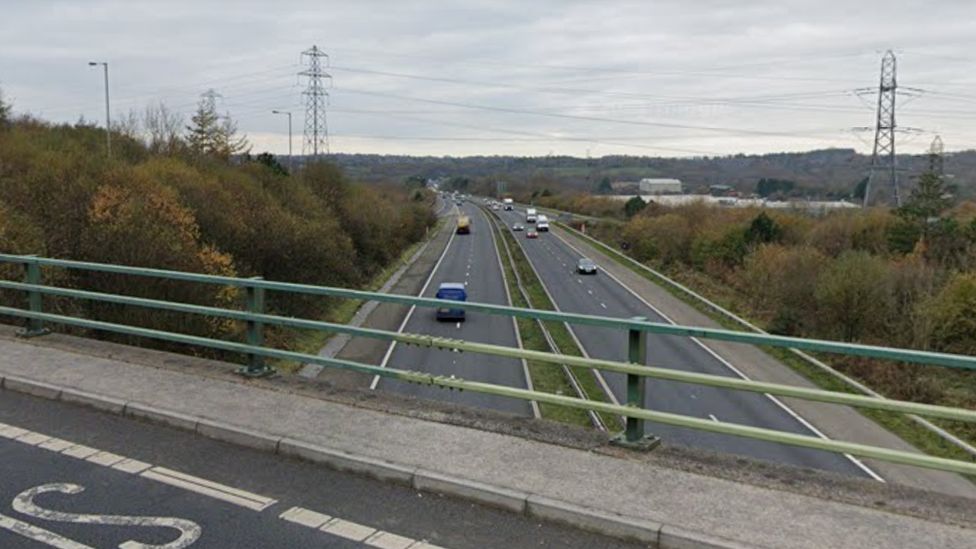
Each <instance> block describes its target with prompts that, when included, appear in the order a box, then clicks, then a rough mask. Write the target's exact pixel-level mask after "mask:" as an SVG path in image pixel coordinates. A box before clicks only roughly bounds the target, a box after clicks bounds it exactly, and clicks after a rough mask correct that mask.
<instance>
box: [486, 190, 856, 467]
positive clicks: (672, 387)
mask: <svg viewBox="0 0 976 549" xmlns="http://www.w3.org/2000/svg"><path fill="white" fill-rule="evenodd" d="M499 213H500V217H501V219H502V220H503V221H504V223H505V225H507V226H508V227H509V230H511V229H510V228H511V226H512V225H513V224H515V223H525V212H524V210H522V209H520V208H516V210H514V211H502V212H499ZM528 226H529V227H531V225H528ZM512 234H513V235H514V236H515V238H516V240H517V241H518V243H519V245H521V246H522V249H523V250H524V251H525V256H526V257H527V258H528V260H529V262H530V263H531V264H532V266H533V268H534V270H535V271H536V273H537V274H538V276H539V278H540V280H541V282H542V284H543V285H544V286H545V287H546V289H547V291H548V293H549V295H550V297H551V299H552V300H553V302H554V304H555V305H556V307H557V308H558V309H559V310H561V311H565V312H570V313H580V314H591V315H601V316H609V317H614V318H633V317H637V316H641V317H645V318H647V319H648V320H650V321H652V322H667V320H666V318H665V316H663V315H662V313H661V312H660V311H658V310H656V309H654V308H653V307H651V306H650V304H649V303H646V302H644V301H642V300H641V298H640V297H639V296H638V294H636V293H635V292H633V291H632V290H631V289H629V288H628V287H626V286H625V285H624V284H623V283H621V281H620V280H619V279H618V278H616V277H614V276H612V273H610V271H607V270H605V269H606V263H603V262H601V263H600V266H601V267H602V269H601V270H600V271H599V272H598V274H596V275H580V274H578V273H577V272H576V270H575V269H576V262H577V260H579V259H580V258H581V257H583V255H584V254H583V253H581V251H580V250H579V248H576V247H574V246H572V245H570V244H569V243H568V242H567V241H566V240H564V239H563V238H561V237H560V236H559V235H557V233H555V232H553V231H550V232H548V233H547V232H540V233H539V238H537V239H526V238H524V234H525V233H519V232H514V231H513V232H512ZM570 330H572V331H573V333H575V335H576V337H577V340H578V341H579V343H580V345H581V346H582V348H583V351H584V352H585V353H586V355H587V356H591V357H594V358H600V359H606V360H616V361H627V360H628V356H627V348H628V347H627V345H628V343H627V333H626V332H624V331H622V330H610V329H606V328H598V327H594V326H570ZM647 361H648V364H651V365H654V366H660V367H666V368H675V369H681V370H685V371H692V372H698V373H707V374H712V375H720V376H728V377H736V374H735V372H734V369H733V368H734V366H731V365H730V363H728V362H727V361H725V360H724V359H723V358H722V357H721V356H720V355H717V354H715V353H714V352H712V351H711V350H710V349H709V348H707V347H706V346H704V345H702V344H700V343H698V342H696V341H695V340H693V339H691V338H686V337H676V336H663V335H657V334H649V335H648V337H647ZM604 377H605V379H606V381H607V384H608V385H609V387H610V389H611V390H612V391H613V393H614V395H615V397H616V398H617V400H618V401H626V400H627V376H626V375H624V374H619V373H613V372H607V373H605V374H604ZM645 398H646V402H647V404H646V406H647V407H649V408H653V409H655V410H660V411H665V412H671V413H676V414H682V415H687V416H693V417H700V418H703V419H712V420H714V421H727V422H731V423H738V424H742V425H751V426H755V427H764V428H767V429H774V430H777V431H784V432H792V433H799V434H804V435H812V436H813V435H815V432H814V431H812V430H811V428H810V427H809V425H808V424H805V423H804V422H803V419H802V418H801V417H799V416H798V415H797V414H795V413H793V412H792V410H790V409H788V408H786V407H785V406H783V405H782V404H781V403H779V402H778V401H776V400H774V399H773V398H771V397H768V396H766V395H762V394H755V393H746V392H743V391H732V390H728V389H719V388H714V387H705V386H698V385H689V384H686V383H677V382H669V381H662V380H654V381H651V382H648V383H647V384H646V388H645ZM645 429H646V431H647V432H648V433H651V434H654V435H656V436H659V437H661V438H662V439H665V440H668V441H671V442H674V443H677V444H683V445H686V446H694V447H704V448H709V449H713V450H717V451H722V452H729V453H734V454H739V455H746V456H751V457H755V458H759V459H766V460H770V461H776V462H780V463H789V464H794V465H798V466H803V467H815V468H818V469H823V470H827V471H833V472H836V473H843V474H847V475H853V476H861V477H865V478H871V477H870V475H869V471H867V470H866V469H865V468H864V467H863V465H861V463H860V462H859V461H857V460H856V459H854V458H848V457H845V456H842V455H838V454H834V453H830V452H824V451H819V450H812V449H806V448H798V447H796V446H790V445H786V444H776V443H772V442H764V441H757V440H750V439H745V438H741V437H734V436H729V435H721V434H716V433H705V432H702V431H698V430H694V429H684V428H679V427H672V426H668V425H663V424H656V423H652V422H647V423H646V424H645Z"/></svg>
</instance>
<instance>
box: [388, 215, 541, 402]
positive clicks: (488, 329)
mask: <svg viewBox="0 0 976 549" xmlns="http://www.w3.org/2000/svg"><path fill="white" fill-rule="evenodd" d="M459 209H460V210H461V211H462V212H463V214H464V215H467V216H469V217H470V218H471V233H470V234H461V235H454V236H453V237H452V239H451V240H450V241H449V242H448V245H447V248H446V249H445V251H444V254H443V256H442V257H441V260H440V261H439V262H438V264H437V265H435V267H434V271H433V273H432V274H431V277H430V279H429V281H428V283H427V286H426V287H425V288H424V290H423V292H422V295H423V296H424V297H434V295H435V294H436V293H437V287H438V286H439V285H440V283H441V282H462V283H464V284H465V286H466V287H467V292H468V300H469V301H479V302H483V303H495V304H498V305H509V304H510V302H509V297H508V293H507V289H506V286H505V282H504V278H503V274H502V270H501V265H500V264H499V260H498V254H497V251H496V248H495V241H494V236H493V233H492V230H491V226H490V225H489V224H488V223H489V221H488V218H487V217H486V215H485V214H484V213H483V212H482V211H481V210H480V209H479V208H477V207H476V206H474V205H472V204H470V203H465V204H464V205H462V206H459ZM449 222H453V221H452V220H449ZM434 314H435V312H434V310H432V309H429V308H415V309H413V310H411V312H410V313H409V314H408V316H407V319H406V323H405V324H404V325H403V326H402V328H401V331H405V332H409V333H419V334H430V335H435V336H440V337H450V338H459V339H465V340H468V341H477V342H481V343H493V344H496V345H506V346H509V347H518V346H519V342H518V337H517V335H516V331H515V324H514V322H513V320H512V319H511V318H507V317H502V316H497V315H486V314H478V313H468V314H467V318H466V320H464V321H463V322H439V321H437V320H436V319H435V317H434ZM390 349H392V350H391V351H388V353H387V358H386V360H384V362H383V364H382V365H383V366H387V365H389V366H390V367H392V368H401V369H409V370H415V371H422V372H427V373H431V374H436V375H445V376H451V375H455V376H458V377H461V378H464V379H467V380H472V381H483V382H488V383H494V384H498V385H507V386H510V387H517V388H520V389H524V388H527V387H528V384H527V379H526V369H525V366H524V365H523V363H522V362H521V361H519V360H513V359H507V358H502V357H493V356H486V355H475V354H472V353H465V354H462V353H455V352H450V351H441V350H437V349H431V348H420V347H408V346H404V345H392V346H391V347H390ZM377 387H378V388H380V389H383V390H386V391H395V392H397V393H401V394H407V395H412V396H416V397H419V398H426V399H436V400H443V401H448V402H454V403H459V404H464V405H467V406H477V407H482V408H492V409H495V410H500V411H504V412H509V413H514V414H518V415H521V416H531V415H533V408H532V406H531V405H530V404H529V403H528V402H525V401H520V400H513V399H507V398H502V397H497V396H493V395H485V394H479V393H472V392H460V391H449V390H446V389H440V388H436V387H430V386H426V385H417V384H411V383H405V382H402V381H397V380H390V379H386V378H382V379H381V378H379V377H378V376H377V377H376V378H374V380H373V388H377Z"/></svg>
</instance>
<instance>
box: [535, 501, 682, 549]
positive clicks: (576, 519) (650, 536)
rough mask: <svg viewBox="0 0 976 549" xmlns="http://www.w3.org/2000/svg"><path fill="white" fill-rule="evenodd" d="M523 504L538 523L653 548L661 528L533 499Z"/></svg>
mask: <svg viewBox="0 0 976 549" xmlns="http://www.w3.org/2000/svg"><path fill="white" fill-rule="evenodd" d="M525 503H526V509H525V511H526V513H527V514H529V515H531V516H534V517H538V518H540V519H544V520H550V521H554V522H561V523H564V524H572V525H573V526H576V527H577V528H582V529H583V530H590V531H594V532H600V533H603V534H610V535H612V536H614V537H619V538H626V539H633V540H637V541H639V542H642V543H649V544H651V545H653V546H659V544H660V531H661V527H662V526H663V525H662V524H660V523H657V522H653V521H645V520H640V519H635V518H631V517H625V516H622V515H616V514H613V513H607V512H605V511H600V510H598V509H591V508H588V507H583V506H580V505H574V504H572V503H566V502H564V501H559V500H555V499H551V498H547V497H543V496H537V495H531V496H529V497H528V498H526V502H525Z"/></svg>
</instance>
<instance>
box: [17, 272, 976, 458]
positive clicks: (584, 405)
mask: <svg viewBox="0 0 976 549" xmlns="http://www.w3.org/2000/svg"><path fill="white" fill-rule="evenodd" d="M4 263H6V264H19V265H22V266H23V270H24V279H23V281H22V282H16V281H10V280H0V289H6V290H14V291H19V292H23V293H24V294H26V297H27V299H26V300H25V303H26V305H27V308H26V309H19V308H15V307H0V315H8V316H14V317H20V318H23V319H24V320H25V329H24V331H23V335H25V336H37V335H42V334H44V333H47V330H46V328H45V326H44V325H45V323H53V324H62V325H68V326H77V327H80V328H87V329H92V330H104V331H109V332H115V333H121V334H127V335H132V336H139V337H146V338H151V339H157V340H162V341H169V342H174V343H181V344H187V345H194V346H200V347H206V348H211V349H218V350H223V351H229V352H238V353H243V354H245V355H246V356H247V357H248V364H247V366H245V367H243V368H242V369H241V373H242V374H245V375H251V376H259V375H267V374H269V373H272V372H273V370H272V369H271V368H270V367H268V366H267V365H266V364H265V363H264V359H265V358H274V359H282V360H289V361H297V362H303V363H313V364H319V365H322V366H326V367H332V368H339V369H346V370H353V371H357V372H362V373H367V374H373V375H379V376H382V377H386V378H393V379H399V380H402V381H407V382H411V383H421V384H426V385H432V386H437V387H444V388H452V389H464V390H468V391H473V392H479V393H485V394H492V395H498V396H503V397H508V398H515V399H521V400H529V401H536V402H541V403H542V402H544V403H550V404H555V405H561V406H568V407H573V408H581V409H585V410H592V411H596V412H604V413H608V414H616V415H620V416H625V417H627V418H629V419H630V421H628V428H627V430H626V432H625V435H624V439H625V441H629V442H637V441H638V440H639V439H640V437H641V436H643V422H644V421H656V422H659V423H662V424H668V425H675V426H679V427H688V428H692V429H699V430H703V431H710V432H717V433H724V434H729V435H737V436H743V437H748V438H753V439H759V440H766V441H771V442H778V443H783V444H790V445H795V446H801V447H807V448H815V449H820V450H826V451H831V452H837V453H843V454H850V455H855V456H861V457H868V458H875V459H880V460H885V461H891V462H895V463H903V464H909V465H915V466H919V467H926V468H932V469H939V470H944V471H953V472H959V473H966V474H976V463H973V462H967V461H957V460H949V459H944V458H937V457H933V456H927V455H922V454H915V453H909V452H903V451H897V450H890V449H886V448H878V447H873V446H866V445H862V444H856V443H851V442H842V441H836V440H830V439H823V438H818V437H813V436H807V435H798V434H793V433H784V432H780V431H775V430H771V429H764V428H758V427H751V426H746V425H739V424H734V423H726V422H716V421H712V420H706V419H699V418H695V417H689V416H681V415H676V414H670V413H665V412H659V411H654V410H648V409H645V408H644V406H643V394H642V391H641V392H640V393H641V394H637V392H636V391H635V392H634V394H629V395H628V402H627V404H626V405H618V404H609V403H603V402H596V401H592V400H585V399H580V398H574V397H568V396H562V395H554V394H549V393H542V392H537V391H530V390H525V389H516V388H512V387H506V386H499V385H491V384H486V383H480V382H474V381H469V380H464V379H461V378H457V377H444V376H433V375H430V374H426V373H422V372H415V371H409V370H400V369H394V368H381V367H378V366H373V365H369V364H361V363H357V362H352V361H347V360H340V359H334V358H326V357H321V356H316V355H309V354H303V353H296V352H293V351H286V350H281V349H273V348H268V347H265V346H264V345H263V328H264V326H266V325H269V326H282V327H289V328H299V329H311V330H321V331H327V332H336V333H346V334H349V335H353V336H359V337H368V338H373V339H380V340H386V341H397V342H400V343H403V344H408V345H418V346H425V347H435V348H441V349H452V350H458V351H468V352H474V353H480V354H486V355H493V356H502V357H509V358H520V359H526V360H534V361H541V362H549V363H554V364H566V365H570V366H581V367H586V368H598V369H601V370H606V371H612V372H618V373H622V374H626V375H627V376H628V380H629V382H630V383H628V385H629V386H637V385H638V384H643V383H644V380H645V379H648V378H650V379H666V380H671V381H678V382H683V383H692V384H699V385H706V386H711V387H722V388H727V389H735V390H743V391H749V392H757V393H766V394H771V395H777V396H786V397H793V398H799V399H805V400H811V401H817V402H828V403H834V404H842V405H849V406H856V407H861V408H870V409H877V410H887V411H892V412H902V413H910V414H917V415H923V416H928V417H937V418H942V419H950V420H955V421H965V422H976V411H974V410H967V409H961V408H951V407H946V406H935V405H930V404H922V403H916V402H905V401H897V400H889V399H882V398H875V397H870V396H865V395H854V394H848V393H839V392H832V391H824V390H820V389H810V388H804V387H794V386H789V385H781V384H775V383H764V382H756V381H750V380H743V379H738V378H730V377H723V376H715V375H708V374H699V373H693V372H686V371H680V370H672V369H668V368H653V367H648V366H646V365H644V364H643V362H644V360H645V357H644V354H643V350H644V349H645V345H642V344H641V342H642V341H643V339H644V336H645V334H646V333H662V334H668V335H683V336H696V337H703V338H712V339H721V340H726V341H739V342H742V343H751V344H757V345H772V346H783V347H803V348H810V349H816V350H820V351H828V352H835V353H843V354H856V355H860V356H871V357H875V358H883V359H894V360H902V361H908V362H916V363H922V364H934V365H939V366H946V367H954V368H965V369H976V358H973V357H968V356H961V355H950V354H942V353H930V352H922V351H914V350H909V349H892V348H886V347H877V346H868V345H853V344H846V343H839V342H833V341H817V340H803V339H799V338H790V337H780V336H769V335H759V334H750V333H742V332H733V331H729V330H712V329H702V328H693V327H685V326H672V325H665V324H659V323H654V322H647V321H643V320H637V319H615V318H607V317H598V316H592V315H578V314H570V313H560V312H554V311H540V310H532V309H519V308H514V307H506V306H499V305H490V304H485V303H473V302H464V303H459V302H456V301H444V300H439V299H430V298H420V297H409V296H401V295H391V294H382V293H376V292H365V291H358V290H348V289H342V288H330V287H322V286H311V285H305V284H292V283H285V282H273V281H268V280H263V279H261V278H234V277H225V276H211V275H202V274H196V273H187V272H181V271H166V270H159V269H146V268H139V267H126V266H121V265H110V264H101V263H87V262H79V261H67V260H57V259H50V258H42V257H35V256H18V255H8V254H0V264H4ZM41 267H56V268H65V269H78V270H86V271H95V272H111V273H117V274H125V275H133V276H141V277H155V278H162V279H169V280H183V281H187V282H198V283H206V284H215V285H221V286H232V287H238V288H243V289H244V290H245V292H246V298H247V299H246V303H247V310H235V309H224V308H218V307H208V306H202V305H194V304H189V303H177V302H171V301H161V300H154V299H146V298H138V297H132V296H125V295H119V294H111V293H102V292H93V291H87V290H79V289H74V288H64V287H56V286H49V285H45V284H43V280H42V273H41ZM266 290H275V291H284V292H293V293H304V294H311V295H323V296H331V297H343V298H350V299H358V300H375V301H385V302H393V303H401V304H404V305H417V306H422V307H439V306H451V307H458V306H462V307H464V308H465V309H468V310H473V311H481V312H485V313H489V314H497V315H506V316H519V317H527V318H536V319H540V320H556V321H560V322H569V323H575V324H587V325H595V326H602V327H610V328H623V329H626V330H627V331H628V333H629V334H630V336H629V355H628V356H629V359H630V360H631V362H616V361H610V360H599V359H591V358H582V357H573V356H566V355H557V354H552V353H545V352H540V351H530V350H525V349H516V348H509V347H503V346H498V345H490V344H485V343H475V342H469V341H463V340H458V339H448V338H438V337H433V336H429V335H423V334H410V333H400V332H392V331H386V330H376V329H371V328H361V327H355V326H347V325H343V324H335V323H329V322H322V321H317V320H308V319H301V318H293V317H285V316H279V315H273V314H267V313H266V312H265V310H264V295H263V294H264V292H265V291H266ZM45 295H49V296H60V297H66V298H73V299H83V300H90V301H97V302H105V303H115V304H121V305H129V306H135V307H143V308H149V309H157V310H167V311H174V312H183V313H190V314H198V315H205V316H210V317H217V318H226V319H231V320H237V321H241V322H244V323H245V324H246V326H247V330H246V336H247V342H246V343H239V342H231V341H226V340H218V339H212V338H205V337H199V336H192V335H187V334H180V333H174V332H164V331H159V330H152V329H147V328H140V327H135V326H128V325H123V324H115V323H108V322H102V321H98V320H91V319H84V318H77V317H70V316H65V315H59V314H52V313H45V312H44V311H43V296H45Z"/></svg>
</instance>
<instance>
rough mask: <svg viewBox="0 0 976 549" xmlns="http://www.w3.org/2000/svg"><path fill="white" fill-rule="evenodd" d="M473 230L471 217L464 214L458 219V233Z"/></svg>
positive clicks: (466, 232)
mask: <svg viewBox="0 0 976 549" xmlns="http://www.w3.org/2000/svg"><path fill="white" fill-rule="evenodd" d="M470 232H471V218H470V217H468V216H466V215H462V216H459V217H458V220H457V234H468V233H470Z"/></svg>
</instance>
